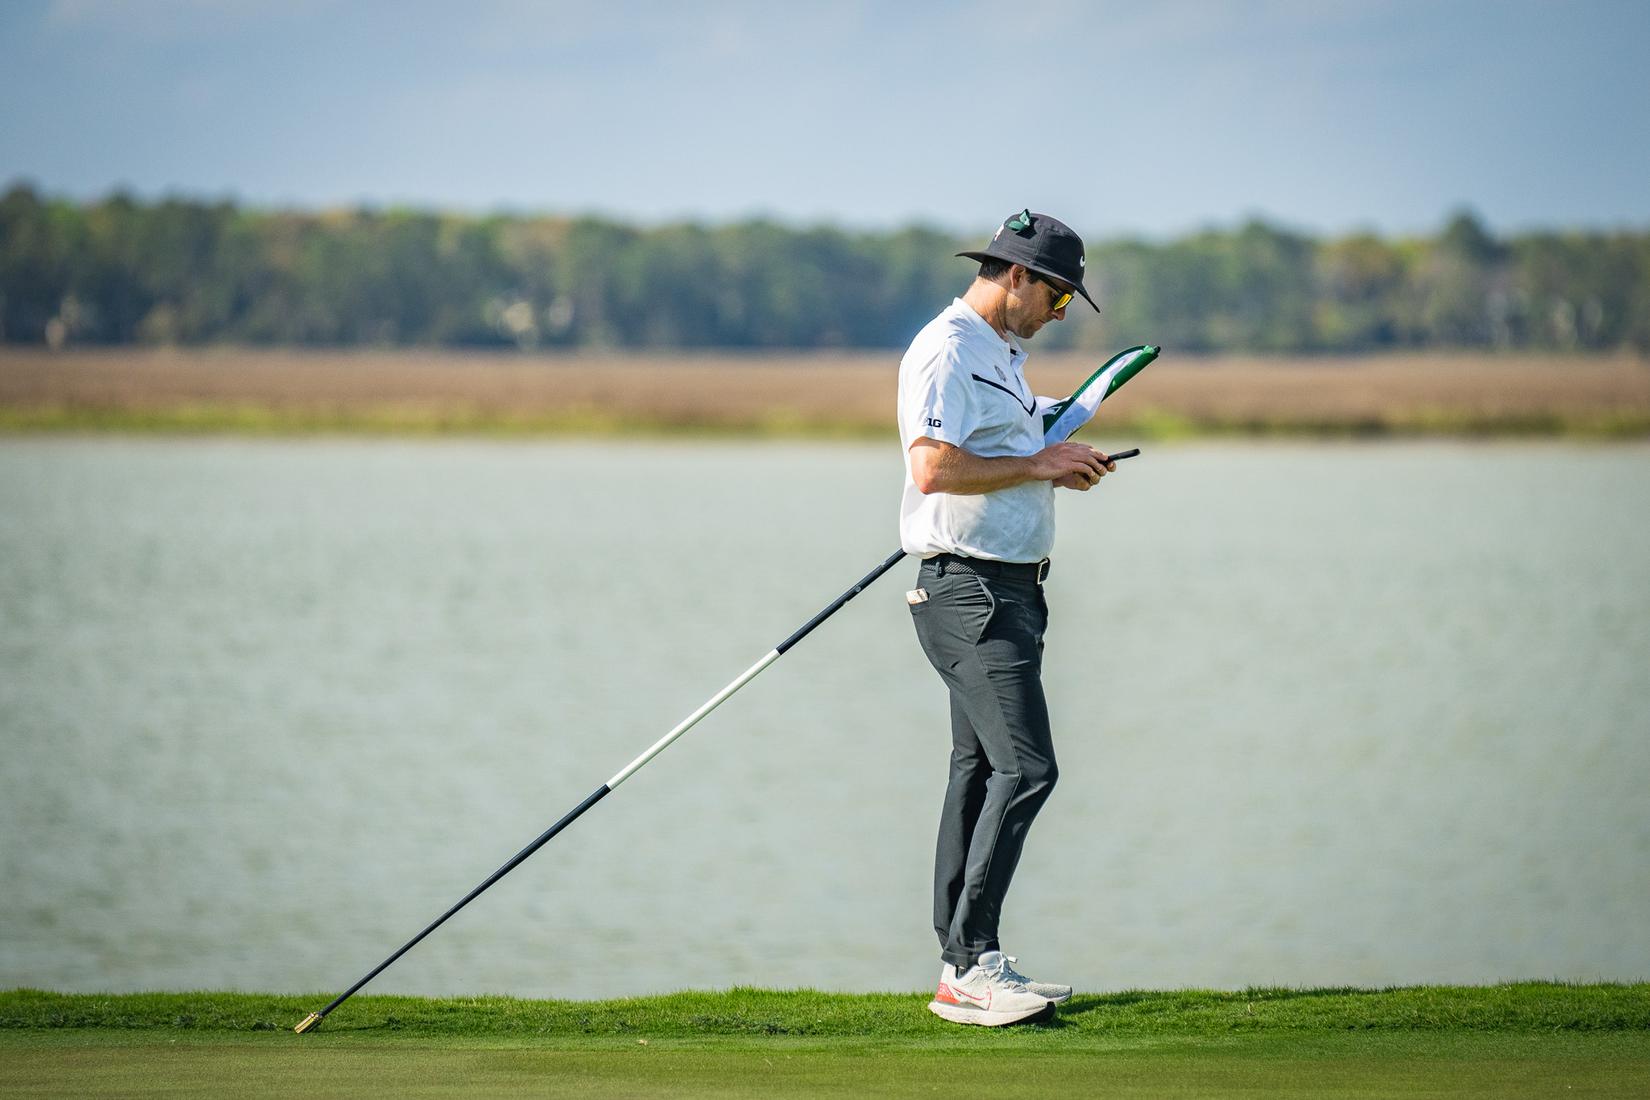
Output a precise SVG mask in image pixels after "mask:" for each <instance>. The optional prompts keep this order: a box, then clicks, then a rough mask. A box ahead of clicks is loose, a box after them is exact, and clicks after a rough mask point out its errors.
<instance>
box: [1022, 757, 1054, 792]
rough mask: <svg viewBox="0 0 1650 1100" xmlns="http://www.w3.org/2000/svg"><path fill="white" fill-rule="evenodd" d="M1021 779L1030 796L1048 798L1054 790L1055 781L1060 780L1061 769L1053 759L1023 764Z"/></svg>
mask: <svg viewBox="0 0 1650 1100" xmlns="http://www.w3.org/2000/svg"><path fill="white" fill-rule="evenodd" d="M1020 778H1021V779H1022V780H1023V781H1024V783H1025V790H1026V792H1027V793H1028V794H1031V795H1033V796H1038V797H1042V798H1047V797H1048V795H1049V792H1050V791H1052V790H1054V784H1055V781H1056V780H1058V779H1059V778H1060V768H1059V766H1058V765H1057V764H1055V762H1054V758H1053V757H1049V758H1048V759H1046V760H1034V761H1027V762H1023V763H1022V766H1021V768H1020Z"/></svg>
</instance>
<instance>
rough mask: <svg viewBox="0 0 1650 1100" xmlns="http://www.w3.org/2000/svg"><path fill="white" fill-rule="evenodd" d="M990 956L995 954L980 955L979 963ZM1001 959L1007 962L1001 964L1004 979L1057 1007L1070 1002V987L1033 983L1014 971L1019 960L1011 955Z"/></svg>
mask: <svg viewBox="0 0 1650 1100" xmlns="http://www.w3.org/2000/svg"><path fill="white" fill-rule="evenodd" d="M991 954H996V952H987V953H986V955H981V956H980V962H981V963H984V962H985V960H986V956H987V955H991ZM1003 958H1004V959H1006V960H1008V961H1007V962H1005V963H1004V964H1003V976H1004V977H1005V978H1008V979H1010V980H1011V981H1016V982H1019V983H1020V984H1021V985H1023V986H1025V987H1026V988H1027V989H1029V990H1030V991H1031V992H1033V993H1035V994H1037V996H1039V997H1047V998H1048V999H1049V1000H1051V1001H1053V1002H1054V1003H1055V1004H1057V1005H1060V1004H1065V1003H1066V1002H1067V1001H1069V1000H1071V986H1069V985H1052V984H1050V983H1048V982H1034V981H1032V980H1031V979H1030V978H1028V977H1026V976H1025V975H1024V974H1022V973H1020V972H1019V971H1018V970H1015V969H1014V964H1015V963H1017V962H1019V961H1020V960H1019V959H1017V958H1015V957H1014V956H1013V955H1004V956H1003Z"/></svg>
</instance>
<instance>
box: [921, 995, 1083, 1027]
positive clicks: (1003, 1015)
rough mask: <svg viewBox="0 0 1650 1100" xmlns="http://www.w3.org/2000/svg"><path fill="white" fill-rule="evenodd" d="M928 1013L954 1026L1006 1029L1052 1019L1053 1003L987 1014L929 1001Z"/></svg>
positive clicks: (962, 1006) (979, 1010)
mask: <svg viewBox="0 0 1650 1100" xmlns="http://www.w3.org/2000/svg"><path fill="white" fill-rule="evenodd" d="M928 1011H930V1012H932V1013H933V1014H934V1015H936V1016H938V1017H939V1018H940V1019H942V1020H949V1021H950V1022H951V1023H954V1024H977V1025H979V1026H980V1027H1007V1026H1008V1025H1009V1024H1041V1023H1047V1022H1048V1021H1049V1020H1052V1019H1054V1013H1055V1008H1054V1002H1053V1001H1044V1002H1043V1004H1042V1007H1041V1008H1027V1009H1021V1010H1020V1011H1018V1012H989V1011H987V1010H986V1009H983V1008H970V1007H967V1006H965V1005H952V1004H946V1003H945V1002H943V1001H929V1002H928Z"/></svg>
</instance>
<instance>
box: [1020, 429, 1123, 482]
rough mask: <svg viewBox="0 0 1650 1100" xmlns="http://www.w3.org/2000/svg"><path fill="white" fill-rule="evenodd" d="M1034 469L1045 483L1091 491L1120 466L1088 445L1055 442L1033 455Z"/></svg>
mask: <svg viewBox="0 0 1650 1100" xmlns="http://www.w3.org/2000/svg"><path fill="white" fill-rule="evenodd" d="M1031 465H1032V470H1033V471H1035V473H1036V476H1037V478H1038V479H1039V480H1041V481H1052V482H1054V484H1055V485H1056V486H1057V487H1059V488H1062V489H1089V488H1091V487H1093V486H1095V485H1098V484H1099V483H1100V479H1101V478H1103V477H1105V476H1106V474H1107V473H1108V472H1110V471H1112V470H1115V469H1117V464H1116V463H1114V462H1112V460H1111V459H1110V458H1108V457H1107V456H1106V454H1105V453H1104V452H1103V451H1097V450H1095V449H1094V448H1093V447H1090V446H1089V445H1088V444H1087V443H1072V442H1070V441H1069V440H1068V441H1067V442H1065V443H1055V444H1053V445H1052V446H1048V447H1044V448H1043V449H1042V450H1041V451H1038V452H1037V453H1036V454H1034V455H1032V456H1031Z"/></svg>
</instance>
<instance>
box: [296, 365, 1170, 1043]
mask: <svg viewBox="0 0 1650 1100" xmlns="http://www.w3.org/2000/svg"><path fill="white" fill-rule="evenodd" d="M1157 352H1158V349H1157V348H1155V347H1152V346H1150V345H1144V346H1142V347H1139V348H1131V349H1129V350H1128V351H1126V352H1123V353H1121V354H1119V355H1116V356H1113V357H1112V359H1111V360H1109V361H1108V362H1107V363H1106V365H1105V366H1103V367H1102V368H1101V369H1100V370H1098V371H1096V372H1095V373H1094V374H1093V375H1091V376H1090V377H1089V379H1088V380H1087V381H1086V382H1084V383H1083V385H1082V386H1080V387H1079V388H1078V390H1077V392H1076V393H1074V394H1072V396H1071V397H1069V398H1067V399H1066V400H1064V401H1062V402H1059V403H1058V404H1056V405H1055V406H1053V407H1052V409H1051V411H1050V412H1049V413H1048V414H1047V419H1046V422H1045V432H1046V434H1045V438H1046V439H1047V440H1048V441H1049V442H1051V443H1052V442H1060V441H1062V440H1064V439H1067V438H1069V437H1070V435H1071V434H1072V433H1073V432H1075V431H1076V430H1077V429H1078V428H1080V427H1081V426H1082V425H1083V424H1084V423H1087V422H1088V420H1089V419H1091V418H1092V417H1093V415H1094V411H1095V409H1096V408H1098V406H1099V404H1100V402H1101V401H1103V400H1105V398H1106V397H1108V396H1110V395H1111V394H1112V393H1114V392H1116V390H1117V388H1118V387H1120V386H1121V385H1122V384H1123V383H1124V382H1127V381H1128V380H1129V379H1130V378H1132V377H1134V375H1135V374H1137V373H1139V371H1140V370H1141V369H1143V368H1144V367H1145V366H1146V364H1147V363H1149V362H1151V361H1152V360H1153V359H1155V358H1156V357H1157ZM1096 383H1103V384H1102V385H1098V386H1096ZM1085 391H1087V392H1085ZM1096 394H1098V396H1096ZM1139 453H1140V449H1139V448H1138V447H1136V448H1134V449H1132V450H1128V451H1120V452H1118V453H1117V454H1114V455H1111V456H1109V457H1110V459H1111V461H1113V462H1117V461H1120V460H1122V459H1125V458H1133V457H1134V456H1135V455H1138V454H1139ZM904 557H905V551H904V550H895V551H894V552H893V553H892V554H889V555H888V557H886V558H884V559H883V561H882V564H880V565H878V566H877V567H876V568H875V569H873V570H871V571H870V572H869V573H867V574H865V576H863V577H861V578H860V579H859V581H858V582H857V583H855V584H854V586H853V587H852V588H850V589H848V590H847V591H846V592H844V593H843V594H842V595H840V596H838V597H837V598H836V599H834V600H832V601H831V602H830V603H829V604H827V605H826V606H825V607H824V609H823V610H821V611H820V612H819V614H817V615H815V616H814V617H813V618H811V619H809V620H808V621H807V622H805V623H803V624H802V625H801V626H800V627H798V628H797V630H796V631H795V632H794V633H792V634H791V636H790V637H788V638H786V639H785V640H784V641H782V642H780V643H779V644H778V645H777V646H775V647H774V648H773V649H771V650H769V651H768V652H767V653H766V654H764V655H763V657H762V659H761V660H759V661H757V662H756V663H755V664H754V665H752V666H751V667H750V668H748V669H746V670H745V671H744V672H742V673H740V674H739V675H738V676H737V677H736V678H735V679H734V680H733V681H732V682H731V683H729V684H728V685H727V686H726V687H724V688H723V689H722V690H721V691H719V692H717V693H716V694H715V695H713V696H711V697H710V698H709V699H707V700H706V701H705V702H704V703H703V704H702V705H701V706H700V707H699V709H698V710H696V711H694V712H693V713H692V714H690V715H688V716H687V717H686V718H684V719H682V721H681V722H680V723H679V724H678V725H677V726H676V728H675V729H672V730H671V731H670V732H669V733H667V734H665V735H664V736H663V737H661V738H659V740H657V741H655V742H654V743H653V744H652V745H651V746H649V747H648V749H647V751H646V752H644V753H642V754H641V755H640V756H638V757H636V759H634V760H632V761H631V762H630V763H628V764H626V765H625V766H624V767H623V768H621V769H619V771H618V772H616V773H615V774H614V775H613V778H611V779H609V780H608V781H607V782H606V783H603V784H602V785H601V786H600V787H597V788H596V789H595V790H594V791H592V792H590V794H589V795H588V796H586V797H585V799H584V801H583V802H580V803H579V804H578V805H577V806H574V807H573V808H572V809H571V810H569V811H567V813H566V814H564V815H563V816H562V818H561V820H559V821H557V822H556V823H555V824H554V825H552V826H550V827H549V828H548V829H546V830H544V832H542V833H540V834H539V835H538V837H537V838H536V839H535V840H534V841H533V842H532V843H531V844H529V845H527V847H525V848H523V849H522V850H521V851H519V852H517V853H516V854H515V855H513V856H511V857H510V859H509V860H508V861H507V862H506V863H505V864H504V865H503V866H502V867H500V868H499V869H498V870H496V871H494V872H493V873H492V874H491V875H488V876H487V878H486V880H485V881H483V882H482V883H481V885H479V886H477V887H476V888H475V889H474V890H471V891H470V892H469V893H468V894H465V895H464V896H463V897H462V898H460V899H459V900H458V902H457V903H456V904H455V905H454V906H453V907H452V908H451V909H448V910H447V911H446V912H445V913H443V914H441V916H439V917H437V918H436V919H435V920H433V921H431V922H430V924H429V925H428V926H427V927H425V929H424V930H423V931H422V932H420V933H418V935H416V936H414V937H413V938H412V939H410V940H408V941H407V942H406V943H404V944H402V945H401V946H400V948H398V949H397V950H396V951H395V953H394V954H392V955H391V956H390V957H389V958H387V959H385V960H384V961H383V962H381V963H379V964H378V965H377V966H375V967H373V968H372V969H371V970H369V971H367V973H366V974H365V975H364V976H363V977H362V978H361V980H360V981H358V982H356V983H355V984H354V985H352V986H350V987H349V988H348V989H346V990H344V992H342V993H340V994H339V995H338V996H337V997H335V998H333V1000H332V1003H331V1004H329V1005H327V1006H326V1007H325V1008H323V1009H321V1010H320V1011H318V1012H311V1013H310V1014H309V1015H308V1016H305V1017H304V1018H303V1020H301V1021H300V1022H299V1023H298V1025H297V1026H296V1027H294V1028H293V1029H292V1030H293V1031H295V1032H297V1033H298V1034H300V1035H302V1034H303V1033H304V1032H306V1031H308V1030H310V1029H311V1028H313V1027H314V1026H315V1025H316V1024H318V1023H320V1022H321V1021H322V1020H324V1019H326V1018H327V1015H328V1014H329V1013H330V1012H332V1010H333V1009H335V1008H337V1007H338V1006H339V1005H341V1004H343V1003H344V1002H345V1001H347V1000H349V999H350V998H351V997H353V996H354V995H355V994H356V992H357V991H358V990H359V989H360V988H361V987H362V986H364V985H366V984H367V983H368V982H370V981H372V980H373V979H374V978H376V977H377V976H378V975H379V974H381V973H383V971H384V970H385V969H386V968H387V967H388V966H389V965H390V964H391V963H393V962H395V960H397V959H399V958H400V957H401V956H402V955H405V954H406V953H407V952H408V951H410V950H412V949H413V948H414V947H415V946H417V944H418V943H419V941H420V940H422V939H423V938H424V937H425V936H428V935H429V934H430V933H431V932H434V931H435V930H436V929H437V928H440V927H441V926H442V925H443V924H445V923H446V922H447V919H448V918H449V917H451V916H452V915H453V914H454V913H457V912H458V911H459V910H460V909H462V908H464V907H465V906H466V905H468V904H470V902H472V901H474V900H475V899H476V898H478V897H480V896H481V895H482V894H483V893H485V892H486V891H487V889H488V888H489V887H491V886H492V885H493V884H494V883H495V882H497V881H498V880H499V879H501V878H503V877H504V876H505V875H507V874H509V873H510V872H511V871H513V870H515V869H516V867H518V866H519V865H520V864H521V863H522V861H523V860H525V859H526V858H527V857H528V856H530V855H532V854H533V853H534V852H536V851H538V850H539V849H540V848H542V847H544V846H545V845H546V844H548V843H549V842H550V840H551V839H552V838H553V837H555V835H556V834H557V833H559V832H561V831H562V830H563V829H565V828H567V827H568V826H569V825H571V824H572V823H573V822H574V821H576V820H578V818H579V816H580V815H581V814H583V813H584V812H585V811H586V810H588V809H589V808H590V807H592V806H594V805H595V804H596V803H598V802H600V801H601V800H602V799H603V798H606V797H607V796H608V795H609V794H611V793H612V792H613V788H615V787H617V786H618V785H619V784H620V783H623V782H624V781H625V780H626V779H629V778H630V777H631V776H632V775H635V774H636V772H638V771H640V770H641V769H642V767H643V766H645V765H646V764H647V762H648V761H650V760H652V759H653V758H654V757H655V756H658V755H659V754H660V753H661V752H664V751H665V749H667V748H669V747H670V744H671V742H673V741H675V740H676V739H677V738H678V737H681V736H682V735H683V734H684V733H686V732H687V731H688V730H690V729H692V728H693V727H694V726H695V725H697V724H698V723H699V721H700V719H702V718H704V717H705V715H707V714H709V713H710V712H711V711H713V710H715V709H716V708H717V707H719V706H721V705H722V704H723V703H724V702H726V701H727V700H728V699H729V698H730V697H731V696H732V695H733V694H734V693H735V692H737V691H738V690H739V689H740V688H742V687H744V686H745V685H746V684H748V683H750V682H751V681H752V680H754V679H755V678H756V677H757V675H758V674H760V673H761V672H762V670H763V669H765V668H767V667H768V666H769V665H771V664H773V663H774V662H775V661H777V660H779V658H780V657H782V656H784V655H785V652H786V651H787V650H789V649H790V648H791V647H792V646H794V645H796V644H797V643H798V642H800V641H801V640H802V639H803V638H806V637H807V636H808V635H809V633H811V632H812V631H813V629H814V628H815V627H817V626H818V625H819V624H820V623H822V622H824V621H825V620H826V619H828V618H830V617H831V616H832V615H834V614H836V613H837V612H838V611H839V610H841V609H842V606H843V605H844V604H846V603H847V602H848V601H849V600H851V599H853V598H854V597H855V596H857V595H859V594H860V593H861V592H863V591H865V589H866V588H868V587H869V586H870V585H871V584H872V583H873V582H874V581H875V580H876V579H877V578H878V577H880V576H882V575H883V574H884V573H886V572H888V570H890V569H892V568H893V567H894V566H895V565H897V564H899V562H900V559H902V558H904Z"/></svg>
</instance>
